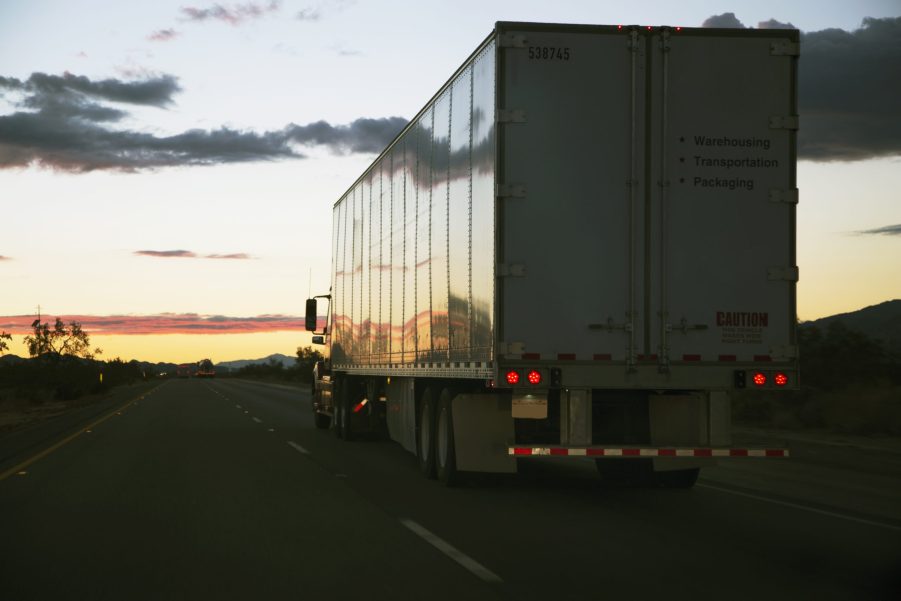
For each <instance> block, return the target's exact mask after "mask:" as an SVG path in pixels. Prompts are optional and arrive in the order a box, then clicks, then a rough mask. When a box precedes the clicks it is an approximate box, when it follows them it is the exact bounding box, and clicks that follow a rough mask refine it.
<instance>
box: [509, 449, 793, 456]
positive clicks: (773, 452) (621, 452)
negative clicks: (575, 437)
mask: <svg viewBox="0 0 901 601" xmlns="http://www.w3.org/2000/svg"><path fill="white" fill-rule="evenodd" d="M507 454H508V455H515V456H517V457H788V449H721V448H649V447H627V448H621V447H617V448H613V447H507Z"/></svg>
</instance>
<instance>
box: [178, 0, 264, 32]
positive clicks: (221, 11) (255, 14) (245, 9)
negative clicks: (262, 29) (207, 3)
mask: <svg viewBox="0 0 901 601" xmlns="http://www.w3.org/2000/svg"><path fill="white" fill-rule="evenodd" d="M279 7H280V2H278V1H277V0H272V1H271V2H269V3H267V4H262V3H254V2H247V3H245V4H234V5H232V6H223V5H221V4H214V5H213V6H211V7H209V8H197V7H193V6H186V7H183V8H182V9H181V14H182V15H183V19H184V20H186V21H197V22H203V21H223V22H225V23H228V24H229V25H235V26H237V25H241V24H242V23H244V22H245V21H249V20H251V19H259V18H260V17H262V16H264V15H265V14H266V13H271V12H275V11H277V10H278V9H279Z"/></svg>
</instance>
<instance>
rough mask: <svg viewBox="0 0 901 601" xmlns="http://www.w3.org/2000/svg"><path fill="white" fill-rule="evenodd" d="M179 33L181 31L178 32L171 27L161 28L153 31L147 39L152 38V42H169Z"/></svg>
mask: <svg viewBox="0 0 901 601" xmlns="http://www.w3.org/2000/svg"><path fill="white" fill-rule="evenodd" d="M179 35H180V34H179V32H177V31H175V30H174V29H171V28H170V29H159V30H157V31H154V32H153V33H151V34H150V35H149V36H147V39H148V40H150V41H151V42H168V41H169V40H173V39H175V38H177V37H178V36H179Z"/></svg>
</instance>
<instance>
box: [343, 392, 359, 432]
mask: <svg viewBox="0 0 901 601" xmlns="http://www.w3.org/2000/svg"><path fill="white" fill-rule="evenodd" d="M356 390H357V386H356V384H355V383H353V384H352V383H350V382H345V384H344V394H343V395H341V399H340V405H341V434H342V437H343V438H344V440H346V441H347V442H350V441H352V440H353V439H354V438H355V437H356V436H355V433H354V429H353V415H354V410H353V407H354V397H355V394H354V392H355V391H356Z"/></svg>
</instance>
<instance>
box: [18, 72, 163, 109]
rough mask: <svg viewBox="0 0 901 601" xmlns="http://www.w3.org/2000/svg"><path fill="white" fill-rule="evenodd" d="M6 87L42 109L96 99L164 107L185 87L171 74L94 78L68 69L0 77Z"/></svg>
mask: <svg viewBox="0 0 901 601" xmlns="http://www.w3.org/2000/svg"><path fill="white" fill-rule="evenodd" d="M4 90H6V91H8V92H19V93H22V94H25V95H26V97H27V100H26V105H28V106H29V107H31V108H40V107H41V106H44V104H45V103H48V102H49V103H57V104H63V103H66V104H79V103H85V102H90V101H92V100H100V101H107V102H121V103H124V104H135V105H144V106H156V107H164V106H166V105H168V104H170V103H171V102H172V96H173V95H175V93H177V92H179V91H181V88H180V87H179V85H178V80H177V79H176V78H175V77H173V76H171V75H162V76H159V77H150V78H147V79H144V80H141V81H121V80H118V79H104V80H101V81H91V80H90V79H88V78H87V77H85V76H78V75H73V74H71V73H68V72H66V73H64V74H63V75H48V74H46V73H32V74H31V77H29V78H28V79H27V80H25V81H21V80H19V79H15V78H13V77H3V76H0V93H2V92H3V91H4Z"/></svg>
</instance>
